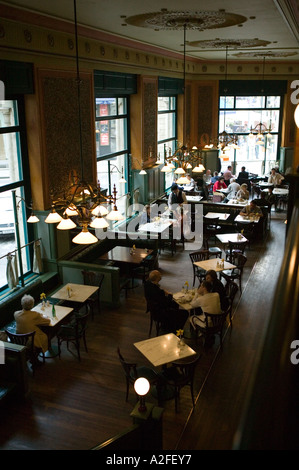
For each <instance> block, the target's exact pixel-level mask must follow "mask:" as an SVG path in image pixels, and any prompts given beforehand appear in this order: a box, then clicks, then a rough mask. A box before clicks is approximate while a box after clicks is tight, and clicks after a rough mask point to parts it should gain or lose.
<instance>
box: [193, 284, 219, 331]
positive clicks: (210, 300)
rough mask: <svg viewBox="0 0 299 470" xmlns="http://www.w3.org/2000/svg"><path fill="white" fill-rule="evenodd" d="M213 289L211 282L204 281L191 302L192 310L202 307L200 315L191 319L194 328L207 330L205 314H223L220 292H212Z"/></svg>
mask: <svg viewBox="0 0 299 470" xmlns="http://www.w3.org/2000/svg"><path fill="white" fill-rule="evenodd" d="M212 288H213V286H212V284H211V283H210V282H208V281H203V282H202V283H201V285H200V287H199V288H198V289H197V293H196V294H195V296H194V298H193V300H192V301H191V306H192V308H199V307H200V308H201V310H202V313H201V314H200V315H193V316H191V317H190V323H191V325H192V326H193V327H194V328H195V325H199V326H201V327H202V328H205V326H206V320H205V318H206V317H205V313H211V314H213V313H214V314H218V313H221V305H220V296H219V294H218V292H212Z"/></svg>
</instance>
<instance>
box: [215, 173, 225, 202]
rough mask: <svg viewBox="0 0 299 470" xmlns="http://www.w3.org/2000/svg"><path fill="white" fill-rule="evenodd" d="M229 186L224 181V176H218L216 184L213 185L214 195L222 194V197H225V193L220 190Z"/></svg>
mask: <svg viewBox="0 0 299 470" xmlns="http://www.w3.org/2000/svg"><path fill="white" fill-rule="evenodd" d="M226 188H227V186H226V184H225V182H224V178H223V176H220V178H218V180H217V181H216V183H215V184H214V186H213V195H214V196H221V199H224V197H225V196H224V194H223V193H221V192H220V189H226Z"/></svg>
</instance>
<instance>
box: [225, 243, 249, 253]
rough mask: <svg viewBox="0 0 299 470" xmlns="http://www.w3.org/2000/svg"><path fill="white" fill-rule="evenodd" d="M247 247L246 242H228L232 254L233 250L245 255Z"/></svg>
mask: <svg viewBox="0 0 299 470" xmlns="http://www.w3.org/2000/svg"><path fill="white" fill-rule="evenodd" d="M246 245H247V241H244V242H231V241H229V242H228V249H229V251H230V252H232V250H238V251H240V252H241V253H242V254H243V253H244V251H245V249H246Z"/></svg>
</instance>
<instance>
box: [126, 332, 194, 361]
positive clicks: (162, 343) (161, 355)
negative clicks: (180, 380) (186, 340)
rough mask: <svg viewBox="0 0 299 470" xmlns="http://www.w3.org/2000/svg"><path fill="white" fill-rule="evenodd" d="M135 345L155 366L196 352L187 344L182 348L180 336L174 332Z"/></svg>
mask: <svg viewBox="0 0 299 470" xmlns="http://www.w3.org/2000/svg"><path fill="white" fill-rule="evenodd" d="M134 346H135V347H136V348H137V349H138V351H140V352H141V354H143V355H144V356H145V357H146V358H147V359H148V360H149V361H150V362H151V363H152V364H153V365H154V366H155V367H156V366H161V365H163V364H167V363H169V362H173V361H177V360H178V359H182V358H184V357H188V356H193V355H194V354H196V352H195V351H194V350H193V349H191V348H190V347H189V346H188V345H187V344H185V345H184V346H183V347H182V348H180V347H179V338H178V337H177V336H176V335H175V334H173V333H168V334H166V335H161V336H156V337H155V338H150V339H145V340H144V341H139V342H138V343H134Z"/></svg>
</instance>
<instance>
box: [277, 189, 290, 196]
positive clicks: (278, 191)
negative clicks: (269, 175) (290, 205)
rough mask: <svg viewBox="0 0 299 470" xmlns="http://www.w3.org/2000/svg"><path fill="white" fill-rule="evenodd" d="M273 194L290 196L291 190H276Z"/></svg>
mask: <svg viewBox="0 0 299 470" xmlns="http://www.w3.org/2000/svg"><path fill="white" fill-rule="evenodd" d="M273 194H276V195H285V196H286V195H287V194H289V190H288V189H287V188H274V189H273Z"/></svg>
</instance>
